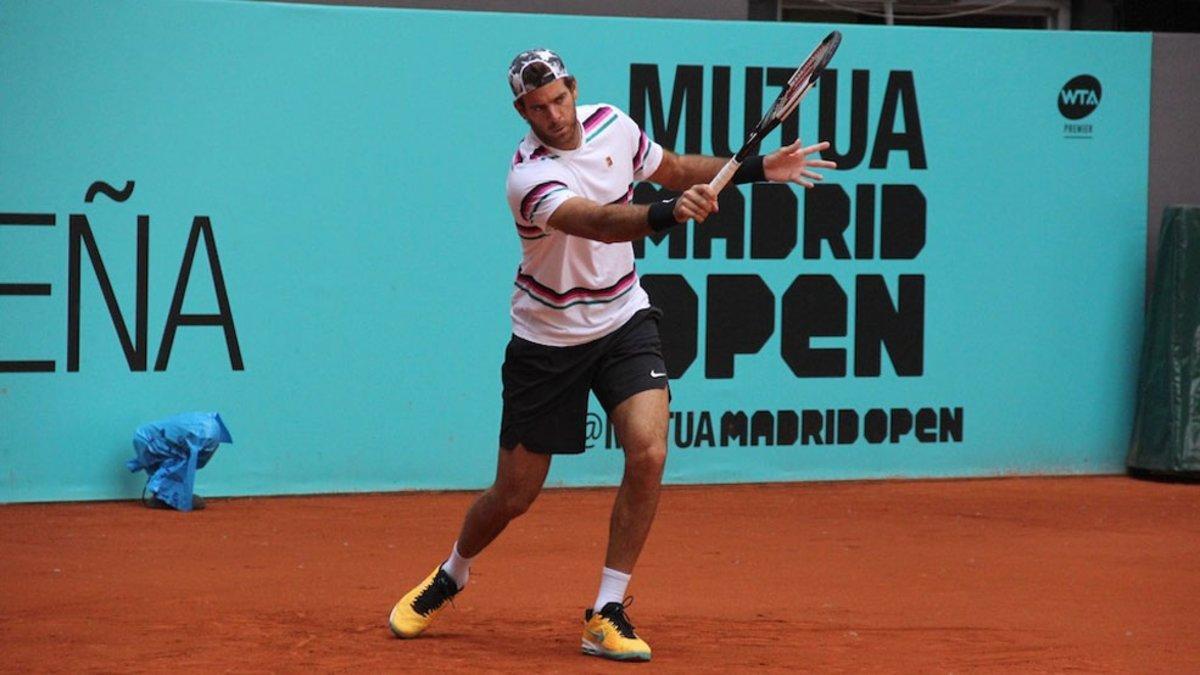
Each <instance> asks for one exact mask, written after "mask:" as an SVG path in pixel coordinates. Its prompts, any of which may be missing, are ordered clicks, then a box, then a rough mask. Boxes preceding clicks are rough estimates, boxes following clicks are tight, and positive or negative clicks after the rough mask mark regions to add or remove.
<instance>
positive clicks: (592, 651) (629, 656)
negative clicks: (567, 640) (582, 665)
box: [580, 640, 650, 661]
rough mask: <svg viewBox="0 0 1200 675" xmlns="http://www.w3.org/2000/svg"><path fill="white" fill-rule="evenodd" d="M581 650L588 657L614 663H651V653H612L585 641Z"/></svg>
mask: <svg viewBox="0 0 1200 675" xmlns="http://www.w3.org/2000/svg"><path fill="white" fill-rule="evenodd" d="M580 648H581V649H582V650H583V653H584V654H587V655H588V656H599V657H600V658H602V659H612V660H613V661H649V660H650V654H649V652H610V651H608V650H606V649H604V648H603V647H599V646H597V645H595V644H593V643H591V642H588V641H587V640H583V642H582V644H581V646H580Z"/></svg>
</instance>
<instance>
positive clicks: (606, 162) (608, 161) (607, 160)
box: [604, 157, 612, 167]
mask: <svg viewBox="0 0 1200 675" xmlns="http://www.w3.org/2000/svg"><path fill="white" fill-rule="evenodd" d="M604 163H605V164H608V165H609V166H610V167H611V166H612V157H605V158H604Z"/></svg>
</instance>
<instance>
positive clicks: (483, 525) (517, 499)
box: [458, 443, 550, 558]
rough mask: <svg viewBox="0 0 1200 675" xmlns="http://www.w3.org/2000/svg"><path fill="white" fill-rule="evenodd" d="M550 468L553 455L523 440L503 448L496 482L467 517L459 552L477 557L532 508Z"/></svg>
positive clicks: (464, 555) (462, 554)
mask: <svg viewBox="0 0 1200 675" xmlns="http://www.w3.org/2000/svg"><path fill="white" fill-rule="evenodd" d="M549 471H550V455H540V454H537V453H535V452H530V451H528V450H526V449H525V446H523V445H521V444H519V443H518V444H517V447H515V448H513V449H511V450H505V449H504V448H501V449H500V458H499V460H497V462H496V480H495V482H494V483H492V486H491V487H490V488H488V489H487V490H485V491H484V493H483V494H481V495H479V498H478V499H476V500H475V503H474V504H472V505H471V508H470V509H468V510H467V516H466V518H465V519H463V526H462V531H461V532H460V533H459V535H458V553H459V555H461V556H462V557H464V558H474V557H475V556H476V555H478V554H479V552H480V551H482V550H483V549H484V548H485V547H487V545H488V544H490V543H492V540H494V539H495V538H496V536H497V535H499V534H500V533H501V532H503V531H504V528H505V527H507V526H508V523H509V521H511V520H512V519H514V518H516V517H518V516H520V515H521V514H523V513H525V512H526V511H527V510H529V507H530V506H531V505H532V504H533V500H534V499H537V496H538V493H540V492H541V491H542V484H543V483H545V482H546V474H547V473H548V472H549Z"/></svg>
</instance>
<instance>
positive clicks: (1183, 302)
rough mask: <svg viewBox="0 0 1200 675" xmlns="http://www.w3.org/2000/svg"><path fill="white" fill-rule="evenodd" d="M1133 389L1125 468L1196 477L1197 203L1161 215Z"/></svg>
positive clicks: (1199, 457) (1199, 439)
mask: <svg viewBox="0 0 1200 675" xmlns="http://www.w3.org/2000/svg"><path fill="white" fill-rule="evenodd" d="M1137 394H1138V396H1137V410H1136V412H1135V416H1134V423H1133V439H1132V441H1131V442H1130V447H1129V456H1128V457H1127V458H1126V460H1125V461H1126V464H1127V465H1128V466H1129V468H1130V470H1131V471H1133V472H1134V473H1140V472H1146V473H1150V474H1153V475H1159V476H1179V477H1186V478H1197V477H1200V206H1171V207H1168V208H1167V209H1166V211H1165V212H1164V213H1163V226H1162V232H1161V234H1160V235H1159V244H1158V261H1157V264H1156V266H1155V271H1154V291H1153V293H1152V294H1151V295H1150V305H1149V307H1148V308H1147V312H1146V330H1145V335H1144V338H1143V342H1142V361H1141V371H1140V373H1139V376H1138V391H1137Z"/></svg>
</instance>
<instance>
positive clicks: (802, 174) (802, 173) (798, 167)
mask: <svg viewBox="0 0 1200 675" xmlns="http://www.w3.org/2000/svg"><path fill="white" fill-rule="evenodd" d="M828 147H829V143H828V142H826V141H822V142H820V143H817V144H815V145H809V146H804V145H802V144H801V143H800V141H799V140H797V141H796V142H795V143H792V144H791V145H788V146H785V147H782V148H779V149H778V150H776V151H775V152H772V153H771V154H769V155H766V156H764V157H763V158H762V168H763V173H764V174H765V176H766V179H767V180H768V181H770V182H773V183H796V184H797V185H802V186H804V187H806V188H810V187H812V186H813V181H818V180H822V179H823V178H824V177H823V176H822V175H821V174H819V173H817V172H815V171H813V169H814V168H820V169H836V168H837V164H835V163H834V162H830V161H828V160H824V159H817V158H816V157H814V156H813V155H816V153H819V152H821V151H822V150H825V149H827V148H828ZM726 161H728V160H727V159H725V158H723V157H709V156H707V155H677V154H675V153H673V152H671V151H669V150H664V151H663V158H662V162H661V163H660V164H659V165H658V169H656V170H655V171H654V174H653V175H651V176H650V180H651V181H652V182H655V183H658V184H659V185H661V186H663V187H665V188H669V189H671V190H682V189H684V188H685V187H687V186H689V185H695V184H697V183H707V182H709V181H711V180H712V179H713V177H714V176H716V175H717V172H719V171H720V170H721V167H723V166H725V162H726ZM734 177H735V180H737V174H734ZM746 180H754V178H747V179H746Z"/></svg>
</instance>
